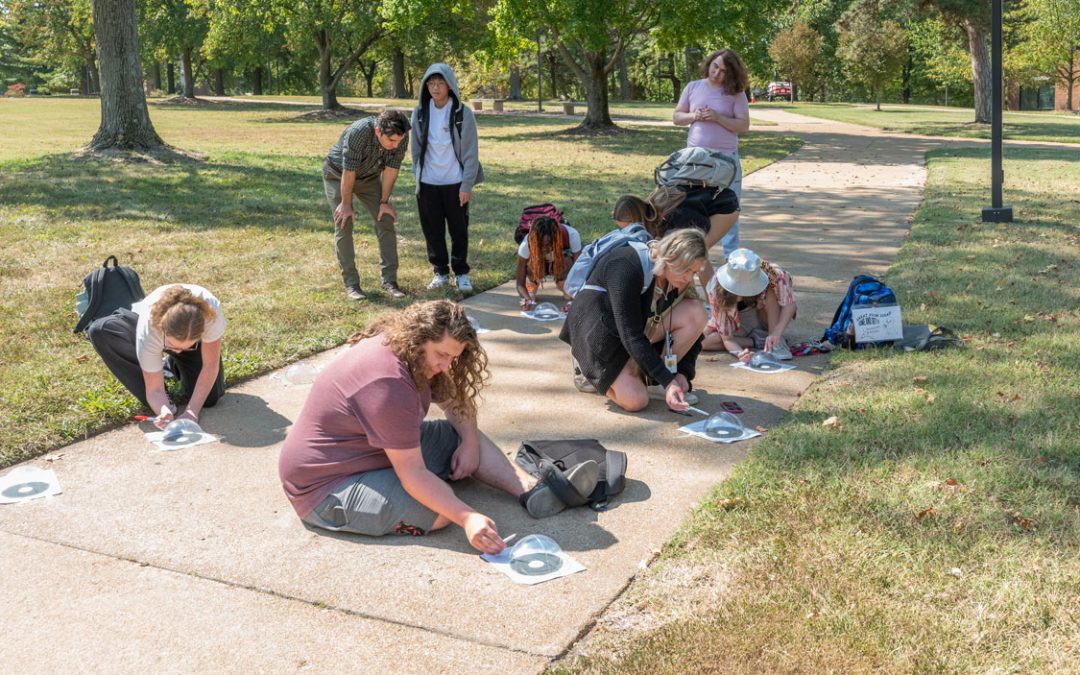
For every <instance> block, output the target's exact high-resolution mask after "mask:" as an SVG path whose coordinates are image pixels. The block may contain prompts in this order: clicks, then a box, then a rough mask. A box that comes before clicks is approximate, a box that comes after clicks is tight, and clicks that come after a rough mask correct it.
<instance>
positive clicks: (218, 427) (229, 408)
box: [0, 111, 934, 673]
mask: <svg viewBox="0 0 1080 675" xmlns="http://www.w3.org/2000/svg"><path fill="white" fill-rule="evenodd" d="M755 114H757V115H760V116H761V117H762V118H766V119H769V120H771V121H775V122H777V123H778V125H779V126H776V127H767V128H765V131H766V132H771V131H778V132H791V133H796V134H799V135H800V136H802V137H803V138H804V139H806V144H805V146H804V147H803V148H802V149H801V150H800V151H799V152H797V153H795V154H794V155H793V156H792V157H790V158H789V159H787V160H785V161H782V162H778V163H776V164H774V165H772V166H770V167H768V168H766V169H763V170H761V171H758V172H757V173H754V174H752V175H750V176H748V177H747V179H746V181H745V188H744V190H745V195H746V196H745V201H744V208H745V214H746V215H745V216H744V217H743V240H744V242H745V243H746V244H747V245H750V246H752V247H753V248H755V249H756V250H758V251H759V252H761V253H762V254H764V255H765V256H766V257H767V258H768V259H770V260H774V261H776V262H778V263H780V264H782V265H783V266H784V267H786V268H787V269H789V270H791V271H792V273H793V274H794V276H795V283H796V289H797V291H798V293H799V296H800V304H799V316H798V319H797V321H796V323H795V324H794V326H793V329H792V332H793V333H794V334H795V335H797V336H807V337H809V336H815V337H816V336H818V335H820V333H821V331H822V327H823V325H824V324H825V322H827V320H828V319H829V318H830V317H831V314H832V310H833V308H834V307H835V305H836V303H837V301H838V297H839V294H840V293H841V292H842V291H843V290H844V288H845V287H846V285H847V282H848V280H849V279H850V278H851V277H852V276H853V275H854V274H856V273H858V272H872V273H876V272H882V271H884V270H885V269H886V268H887V267H888V266H889V264H890V262H891V261H892V260H893V258H894V256H895V254H896V250H897V248H898V246H899V244H900V241H901V239H902V237H903V236H904V234H905V232H906V229H907V225H906V223H907V220H908V217H909V216H910V215H911V213H912V212H913V210H914V209H915V207H916V205H917V204H918V202H919V199H920V194H921V186H922V183H923V179H924V168H923V160H922V157H923V153H924V151H925V150H927V149H928V148H929V147H931V146H932V145H933V143H934V142H933V141H929V140H925V139H913V138H911V137H906V136H889V135H886V134H883V133H879V132H876V131H874V130H870V129H866V128H863V127H855V126H849V125H844V124H838V123H832V122H826V121H823V120H814V119H809V118H804V117H799V116H797V115H792V114H789V113H785V112H781V111H755ZM468 305H469V306H470V308H471V312H472V313H473V314H474V315H475V316H476V317H477V318H478V319H479V321H480V322H481V324H482V325H483V326H484V327H486V328H489V329H491V332H488V333H485V334H483V335H482V339H483V342H484V344H485V346H486V348H487V349H488V352H489V355H490V360H491V370H492V372H493V375H494V378H493V386H492V387H491V388H490V389H489V390H488V391H487V392H485V403H484V404H483V406H482V408H481V426H482V428H483V429H485V430H486V431H487V432H488V433H489V434H490V435H491V436H492V437H493V438H494V439H495V441H496V442H497V443H498V444H499V445H500V446H501V447H502V448H503V449H504V450H505V451H506V452H508V453H510V452H513V451H514V450H515V449H516V447H517V445H518V443H519V442H520V441H521V440H522V439H525V438H553V437H564V436H565V437H575V436H578V437H596V438H598V439H600V440H601V441H602V442H604V443H605V444H607V445H608V446H609V447H612V448H617V449H621V450H624V451H626V452H627V453H628V454H629V457H630V461H629V470H628V478H629V484H628V487H627V489H626V492H625V493H624V494H623V495H622V497H621V498H620V499H618V501H617V503H616V505H615V507H614V508H612V509H611V510H609V511H607V512H605V513H600V514H596V513H593V512H591V511H588V510H584V509H577V510H574V511H572V512H568V513H564V514H561V515H560V516H557V517H555V518H552V519H549V520H545V521H534V520H532V519H530V518H529V517H528V516H527V515H526V514H525V513H524V511H523V510H522V509H520V508H519V507H518V506H517V505H516V503H514V502H513V501H512V500H510V499H509V498H506V497H504V496H503V495H501V494H496V493H494V492H493V491H491V490H488V489H486V488H484V487H482V486H477V485H470V486H467V487H466V488H465V490H464V496H465V499H466V501H468V502H469V503H471V504H473V505H475V506H476V507H478V508H479V509H480V510H482V511H483V512H485V513H488V514H491V515H492V516H493V517H494V518H495V519H496V520H497V522H498V524H499V528H500V531H501V532H503V533H504V534H509V533H511V532H517V533H519V534H521V535H524V534H529V533H534V532H539V533H545V534H549V535H551V536H553V537H555V538H556V539H557V540H558V541H559V542H560V543H561V544H562V546H563V547H564V548H565V549H566V550H567V551H568V552H570V553H571V554H572V555H573V556H574V557H576V558H577V559H578V560H580V561H581V562H582V563H583V564H584V565H585V566H586V567H588V571H587V572H585V573H582V574H577V575H573V576H571V577H568V578H564V579H560V580H557V581H554V582H550V583H546V584H542V585H539V586H536V587H524V586H516V585H514V584H512V583H511V582H510V581H509V580H508V579H507V578H505V577H504V576H502V575H501V574H499V573H498V572H496V571H495V570H493V569H492V568H491V567H490V566H488V565H486V564H485V563H483V562H482V561H481V560H480V559H479V558H478V556H477V555H476V554H475V553H474V552H473V551H472V549H470V548H469V546H468V544H467V542H466V541H465V538H464V537H463V536H462V534H461V531H460V529H458V528H450V529H448V530H447V531H444V532H441V533H437V534H435V535H433V536H429V537H424V538H420V539H412V538H393V537H392V538H383V539H366V538H360V537H336V536H326V535H318V534H316V533H314V532H312V531H309V530H307V529H305V528H304V527H303V526H302V525H301V523H300V522H299V520H298V519H297V518H296V516H295V515H294V514H293V512H292V510H291V508H290V506H289V504H288V502H287V501H286V500H285V497H284V496H283V494H282V492H281V488H280V486H279V483H278V478H277V456H278V450H279V447H280V444H281V441H282V439H283V438H284V435H285V432H286V429H287V428H288V425H289V424H290V420H292V419H294V418H295V416H296V414H297V413H298V412H299V410H300V407H301V405H302V404H303V401H304V398H305V396H306V393H307V388H306V387H284V386H282V385H281V384H280V383H279V382H278V381H277V380H272V379H270V378H269V377H263V378H259V379H257V380H253V381H249V382H246V383H244V384H242V385H240V386H238V387H236V388H233V389H231V390H230V393H229V395H228V396H226V397H225V398H224V399H222V402H221V404H219V406H218V407H217V408H214V409H213V410H210V411H207V413H206V415H205V418H204V420H203V422H204V426H205V427H206V428H207V429H208V430H209V431H212V432H215V433H220V434H224V435H225V437H226V438H225V440H224V441H223V442H222V443H220V444H214V445H204V446H200V447H197V448H193V449H189V450H185V451H181V452H176V453H159V452H154V451H151V450H150V449H149V446H148V444H147V442H146V441H145V440H144V439H143V438H142V431H141V430H140V429H139V428H138V427H136V426H135V425H130V426H127V427H125V428H122V429H118V430H116V431H113V432H110V433H107V434H103V435H101V436H98V437H95V438H92V439H90V440H87V441H85V442H82V443H77V444H75V445H72V446H69V447H67V448H64V449H63V450H60V451H57V452H54V453H51V454H50V455H48V456H46V457H43V458H40V459H38V460H36V461H35V462H34V463H35V464H37V465H39V466H48V467H50V468H53V469H55V471H56V473H57V475H58V476H59V479H60V482H61V484H62V486H63V488H64V493H63V494H62V495H60V496H58V497H55V498H52V499H48V500H39V501H36V502H30V503H26V504H21V505H13V506H2V507H0V550H2V551H3V555H0V597H3V598H4V603H3V605H4V608H5V611H4V612H3V613H2V614H0V635H3V636H4V637H3V639H2V640H0V655H2V658H3V661H4V663H5V664H6V666H7V667H8V669H9V670H13V671H29V670H36V671H57V670H68V669H71V668H73V667H77V668H84V669H89V670H96V671H107V672H130V671H145V670H148V669H154V670H169V671H191V670H216V671H226V670H240V669H244V670H266V671H284V670H300V669H313V670H322V671H328V670H331V669H335V668H339V667H342V666H346V667H349V666H351V667H352V668H353V669H355V668H356V667H357V666H359V667H360V668H361V669H362V670H365V671H388V672H418V673H421V672H431V673H436V672H437V673H445V672H469V673H474V672H493V673H495V672H497V673H522V672H524V673H529V672H539V671H541V670H543V669H544V668H545V667H546V666H547V665H548V664H549V663H550V661H551V659H553V658H554V657H556V656H558V655H560V654H562V653H564V652H565V651H566V650H567V649H568V648H569V647H570V646H571V645H572V644H573V643H574V641H575V640H576V639H577V638H578V637H579V635H580V634H581V633H582V631H583V630H585V629H586V628H587V627H588V626H589V625H590V624H591V622H592V620H593V619H594V618H595V617H596V616H598V615H599V613H601V612H603V611H604V609H605V608H606V607H607V606H608V604H609V603H610V602H611V601H612V600H613V599H614V598H615V597H617V596H618V594H619V593H620V592H621V591H622V589H623V588H624V587H625V586H626V584H627V583H628V582H629V581H630V579H631V578H632V577H633V575H634V574H635V573H636V572H637V570H638V569H639V566H640V565H642V564H645V563H647V562H648V561H649V560H650V558H651V557H652V555H653V551H654V550H655V549H657V548H658V547H660V546H661V545H662V544H663V543H664V542H665V541H667V540H668V539H669V538H670V537H671V536H672V534H673V533H674V532H675V531H676V530H677V528H678V527H679V526H680V524H681V523H682V522H683V521H684V519H685V517H686V515H687V513H688V512H689V510H690V509H691V508H692V507H693V505H694V504H695V503H696V502H697V501H698V500H700V499H701V498H702V497H703V496H704V495H706V494H707V492H708V491H709V490H710V488H711V487H713V486H714V485H716V483H717V482H719V481H720V480H722V479H723V478H724V477H725V476H726V475H727V473H728V471H729V469H730V468H731V466H732V465H733V464H734V463H735V462H736V461H738V460H739V459H740V458H741V457H742V456H744V453H745V452H746V451H747V447H748V444H741V445H737V446H727V445H719V444H713V443H709V442H706V441H701V440H698V439H684V438H680V437H679V435H678V434H676V431H675V430H676V428H677V427H678V426H679V425H680V424H682V423H685V422H686V421H687V419H688V418H685V417H681V416H678V415H675V414H673V413H671V412H668V411H667V410H666V408H665V407H664V406H663V404H662V403H660V402H655V403H653V404H652V405H651V406H650V407H649V408H648V409H647V410H645V411H644V412H642V413H640V414H636V415H628V414H622V413H620V412H616V411H613V410H611V408H610V406H609V405H608V404H606V403H605V400H604V399H603V398H602V397H599V396H590V395H585V394H579V393H577V392H576V391H575V390H574V389H573V387H572V385H571V381H570V373H569V365H568V357H567V349H566V347H565V346H564V345H562V343H560V342H558V341H557V339H556V337H555V334H556V332H557V330H556V329H557V324H556V325H552V324H539V323H534V322H531V321H529V320H526V319H523V318H521V317H520V316H519V315H518V312H517V301H516V296H515V293H514V290H513V286H512V283H511V284H506V285H504V286H501V287H499V288H496V289H493V290H491V291H489V292H486V293H483V294H481V295H479V296H477V297H475V298H472V299H470V300H469V301H468ZM332 357H333V353H328V354H324V355H322V356H321V357H319V358H318V359H317V360H318V361H320V362H327V361H329V360H330V359H331V358H332ZM729 363H730V360H729V359H728V358H727V357H726V356H725V357H715V356H706V357H703V359H702V361H701V364H700V368H699V373H700V376H699V379H698V381H697V382H695V384H696V386H697V387H698V390H699V392H700V393H701V394H702V403H701V407H703V408H705V409H707V410H715V409H718V407H719V402H720V401H722V400H735V401H738V402H740V403H741V405H742V407H743V408H745V409H746V414H745V415H744V419H745V420H746V421H747V422H748V423H749V424H751V425H762V426H765V427H771V426H773V425H775V424H777V423H779V422H780V421H781V420H782V419H783V417H784V415H785V411H786V410H787V409H788V408H789V407H790V405H791V403H792V402H793V401H794V399H795V397H796V395H797V394H798V393H799V392H801V391H802V390H803V389H805V388H806V387H807V386H808V385H809V384H810V383H811V382H812V380H813V379H814V377H815V374H816V372H818V371H819V370H820V369H821V367H822V363H823V360H822V359H821V358H820V357H819V358H810V359H800V360H798V361H797V363H798V365H799V366H800V368H799V370H797V371H792V372H791V373H787V374H783V375H776V376H760V375H757V376H755V375H754V374H752V373H749V372H747V371H743V370H737V369H733V368H729V367H728V364H729Z"/></svg>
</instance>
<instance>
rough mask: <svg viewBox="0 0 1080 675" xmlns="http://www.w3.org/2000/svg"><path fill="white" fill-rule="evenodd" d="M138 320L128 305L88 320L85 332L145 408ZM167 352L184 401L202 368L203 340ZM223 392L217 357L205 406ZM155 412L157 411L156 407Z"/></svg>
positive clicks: (193, 389)
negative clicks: (195, 346)
mask: <svg viewBox="0 0 1080 675" xmlns="http://www.w3.org/2000/svg"><path fill="white" fill-rule="evenodd" d="M138 324H139V315H138V314H136V313H135V312H133V311H131V310H130V309H118V310H116V311H115V312H113V313H112V314H110V315H109V316H103V317H101V318H100V319H97V320H95V321H94V322H93V323H92V324H90V328H89V329H88V330H87V334H88V335H89V336H90V342H91V344H93V345H94V349H95V350H97V353H98V354H99V355H100V356H101V360H102V361H104V362H105V365H106V366H107V367H108V369H109V371H110V372H111V373H112V374H113V375H114V376H115V377H116V379H118V380H120V384H122V385H124V386H125V387H126V388H127V390H128V391H130V392H131V393H132V395H133V396H134V397H135V398H137V399H139V400H140V401H142V404H143V405H145V406H146V407H147V408H149V407H150V404H149V403H148V402H147V401H146V381H145V380H143V371H142V367H141V366H140V365H139V356H138V354H137V353H136V352H135V329H136V327H137V326H138ZM165 353H166V354H167V355H168V356H169V361H170V367H171V369H172V371H173V372H174V373H176V374H177V375H179V376H180V389H181V400H180V401H179V402H180V403H184V402H187V400H188V399H189V398H191V393H192V392H193V391H195V381H196V380H197V379H199V373H200V372H201V371H202V363H203V360H202V343H201V342H200V343H199V347H198V349H193V350H191V351H187V352H170V351H166V352H165ZM224 393H225V369H224V368H223V367H222V363H221V360H220V357H219V360H218V376H217V381H215V382H214V386H213V387H212V388H211V389H210V393H209V394H207V395H206V401H205V402H204V403H203V407H204V408H210V407H212V406H213V405H214V404H215V403H217V401H218V399H219V398H221V396H222V394H224ZM155 412H156V411H155Z"/></svg>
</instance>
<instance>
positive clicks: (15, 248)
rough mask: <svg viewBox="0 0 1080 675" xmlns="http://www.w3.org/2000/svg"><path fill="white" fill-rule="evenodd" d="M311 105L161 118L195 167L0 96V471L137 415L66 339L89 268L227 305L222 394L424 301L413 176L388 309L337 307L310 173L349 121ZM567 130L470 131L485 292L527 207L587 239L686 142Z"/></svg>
mask: <svg viewBox="0 0 1080 675" xmlns="http://www.w3.org/2000/svg"><path fill="white" fill-rule="evenodd" d="M302 112H304V109H303V108H300V109H298V108H296V107H295V106H282V105H279V104H257V103H244V104H235V105H224V104H218V105H213V106H200V107H187V106H152V108H151V115H152V118H153V120H154V123H155V126H156V128H157V130H158V132H159V133H160V134H161V136H162V137H163V138H164V139H165V140H166V141H167V142H169V143H171V144H173V145H175V146H177V147H181V148H184V149H187V150H195V151H199V152H202V153H205V154H206V155H207V160H206V161H205V162H200V163H174V164H151V163H120V162H115V161H102V160H95V161H86V160H81V159H77V158H75V156H73V155H72V154H71V151H72V150H74V149H76V148H77V147H79V146H80V145H82V144H84V143H85V142H86V141H88V140H89V139H90V137H91V136H92V135H93V133H94V131H95V129H96V128H97V124H98V115H99V108H98V103H97V101H94V100H84V99H57V100H41V99H36V100H19V101H8V100H5V101H3V102H2V103H0V128H3V129H4V130H5V143H4V144H3V145H2V146H0V279H2V283H3V289H4V293H3V296H2V300H0V340H2V342H3V344H4V345H5V346H4V349H3V350H0V419H2V420H3V425H4V434H3V437H2V438H0V467H2V466H8V465H10V464H13V463H15V462H18V461H21V460H24V459H27V458H30V457H33V456H35V455H38V454H41V453H42V452H43V451H45V450H46V449H48V448H51V447H55V446H57V445H60V444H63V443H66V442H69V441H72V440H74V439H77V438H80V437H82V436H83V435H85V434H87V433H91V432H94V431H97V430H100V429H103V428H107V427H108V426H110V425H113V424H116V423H119V422H121V421H123V420H125V419H127V418H128V416H129V415H130V414H131V413H132V412H135V411H136V409H137V405H136V403H135V401H134V399H132V398H131V397H130V396H128V395H127V394H126V393H125V392H124V391H123V390H122V389H121V388H120V387H119V385H117V383H116V382H115V381H114V380H112V378H111V376H109V375H108V373H107V371H106V369H105V368H104V366H103V365H102V364H101V362H100V360H99V359H98V357H97V355H96V354H95V353H94V351H93V349H92V347H91V346H90V344H89V343H88V342H87V341H86V340H85V338H83V337H82V336H76V335H73V334H72V333H71V328H72V326H73V325H74V323H75V314H74V296H75V293H76V292H77V291H78V290H79V287H80V285H81V282H82V278H83V276H84V275H85V274H86V273H87V272H88V271H90V269H92V268H93V267H94V266H96V265H99V264H101V262H102V260H104V258H105V257H106V256H107V255H110V254H114V255H116V256H118V257H119V259H120V261H121V262H122V263H123V264H128V265H132V266H133V267H134V268H135V269H136V270H137V271H138V272H139V274H140V275H141V277H142V282H143V286H144V288H146V289H147V290H148V291H149V290H150V289H153V288H155V287H157V286H158V285H160V284H164V283H171V282H179V281H183V282H190V283H198V284H201V285H204V286H206V287H207V288H209V289H211V290H212V291H213V292H214V293H215V294H216V295H217V296H218V297H219V298H220V299H221V301H222V303H223V306H224V310H225V314H226V317H227V318H228V321H229V328H228V330H227V333H226V338H225V345H224V355H225V372H226V377H227V379H228V381H229V382H236V381H237V380H238V379H240V378H244V377H248V376H251V375H255V374H258V373H262V372H266V371H267V370H269V369H272V368H275V367H279V366H281V365H284V364H286V363H288V362H290V361H292V360H295V359H297V358H300V357H302V356H304V355H307V354H311V353H313V352H316V351H320V350H324V349H327V348H329V347H332V346H335V345H338V344H341V343H342V342H343V341H344V340H345V339H346V338H347V337H348V336H349V335H350V334H352V333H353V332H354V331H356V330H357V329H358V328H360V327H361V326H363V325H364V324H365V323H366V322H367V321H368V320H369V319H370V318H371V317H372V316H373V315H374V314H375V313H378V312H382V311H386V310H388V309H392V308H394V307H399V306H401V305H402V304H403V303H404V302H409V301H411V300H413V299H416V298H432V297H443V295H445V294H446V293H447V292H441V293H429V292H427V291H425V290H424V287H425V285H426V283H427V282H428V280H429V279H430V275H431V271H430V268H429V267H428V264H427V261H426V254H425V246H424V239H423V236H422V234H421V233H420V229H419V224H418V222H417V217H416V206H415V201H414V198H413V196H412V186H413V183H412V174H411V172H410V171H409V170H408V169H407V168H406V169H405V170H404V171H403V172H402V174H401V178H400V180H399V185H398V186H397V188H396V190H395V193H394V194H395V202H396V204H397V207H398V211H399V216H400V219H399V224H398V233H399V253H400V255H401V260H402V265H401V272H400V282H401V283H402V285H403V286H404V288H405V289H406V290H407V291H408V292H409V293H410V297H409V298H408V299H406V300H405V301H396V302H395V301H391V300H390V299H388V298H386V297H383V296H381V295H380V294H378V293H372V294H371V300H370V301H369V302H367V303H363V304H357V303H353V302H350V301H348V300H346V298H345V296H344V294H343V292H342V285H341V278H340V274H339V272H338V270H337V264H336V260H335V258H334V253H333V234H332V233H333V226H332V223H331V221H330V216H329V208H328V207H327V205H326V203H325V201H324V198H323V193H322V181H321V179H320V175H319V168H320V166H321V163H322V158H323V156H324V154H325V152H326V150H327V149H328V148H329V147H330V145H331V144H332V143H333V142H334V140H336V138H337V137H338V135H339V134H340V132H341V130H342V129H343V128H344V126H345V123H344V122H299V121H296V120H295V118H296V116H297V114H298V113H302ZM566 128H568V124H567V122H566V120H560V119H545V118H530V117H524V116H514V115H508V116H505V117H502V116H490V117H487V116H485V117H484V118H482V119H481V121H480V130H481V141H480V143H481V160H482V161H483V163H484V167H485V170H486V172H487V176H488V182H487V183H486V184H484V185H482V186H480V187H478V188H477V191H476V196H475V199H474V202H473V209H472V214H471V225H470V229H471V232H470V262H471V263H472V264H473V267H474V271H473V274H472V276H473V283H474V284H475V285H476V287H477V289H478V290H483V289H485V288H490V287H492V286H495V285H497V284H499V283H502V282H503V281H505V280H507V279H508V278H510V276H511V274H512V273H513V270H514V249H515V248H516V246H515V244H514V242H513V238H512V236H511V232H512V229H513V226H514V225H515V224H516V223H517V219H518V216H519V214H520V212H521V208H522V207H523V206H525V205H527V204H533V203H536V202H540V201H553V202H555V203H556V204H558V205H559V206H560V207H561V208H563V209H564V211H565V213H566V214H567V216H568V218H570V220H571V221H572V222H573V224H574V225H575V226H576V227H578V228H579V229H580V230H581V231H582V233H583V235H584V236H585V237H586V238H588V237H592V236H595V235H597V234H599V233H601V232H603V231H606V230H607V229H610V228H611V227H612V226H613V223H612V221H611V219H610V209H611V207H612V205H613V204H614V202H615V200H616V199H617V198H618V197H619V196H620V195H622V194H625V193H632V194H638V195H642V196H644V195H645V194H647V193H648V191H649V189H650V188H651V180H652V179H651V177H652V169H653V166H654V165H655V164H656V163H658V162H659V161H660V159H661V158H662V157H663V156H665V155H666V154H667V153H669V152H670V151H671V150H672V149H675V148H678V147H681V145H682V143H683V141H684V139H685V130H684V129H678V128H675V127H643V128H641V127H639V128H638V129H635V130H632V131H629V132H627V133H624V134H620V135H614V136H603V137H596V138H582V137H577V136H570V135H566V134H563V133H561V132H562V131H564V130H565V129H566ZM799 144H800V141H799V140H798V139H797V138H794V137H790V136H782V135H770V134H754V135H751V136H749V137H748V138H746V139H745V140H744V141H743V144H742V156H743V162H744V167H745V170H746V171H747V172H750V171H753V170H755V169H758V168H760V167H762V166H764V165H766V164H768V163H770V162H773V161H776V160H778V159H781V158H783V157H784V156H786V155H787V154H788V153H790V152H791V151H792V150H794V149H795V148H797V147H798V146H799ZM377 251H378V249H377V246H376V244H375V241H374V237H373V235H372V233H371V230H370V227H364V228H362V231H361V232H360V234H359V237H358V239H357V256H358V263H359V268H360V273H361V281H362V283H363V284H364V286H365V288H366V289H371V288H374V287H376V286H377V280H378V252H377Z"/></svg>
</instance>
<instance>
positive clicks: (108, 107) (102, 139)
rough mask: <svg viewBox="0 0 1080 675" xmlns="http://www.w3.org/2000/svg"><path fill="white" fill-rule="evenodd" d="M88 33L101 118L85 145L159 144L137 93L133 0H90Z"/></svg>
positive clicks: (138, 68) (138, 67) (138, 70)
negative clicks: (90, 30) (91, 10)
mask: <svg viewBox="0 0 1080 675" xmlns="http://www.w3.org/2000/svg"><path fill="white" fill-rule="evenodd" d="M94 37H95V42H96V45H97V55H98V63H99V64H100V68H101V124H100V126H99V127H98V130H97V133H96V134H94V138H93V139H92V140H91V141H90V149H91V150H97V151H100V150H108V149H120V150H157V149H161V148H164V147H165V143H164V142H163V141H162V140H161V137H160V136H158V135H157V131H155V130H154V125H153V124H152V123H151V122H150V113H149V111H148V110H147V108H146V95H145V94H144V93H143V84H142V66H141V64H140V62H139V36H138V21H137V19H136V16H135V0H94Z"/></svg>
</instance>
